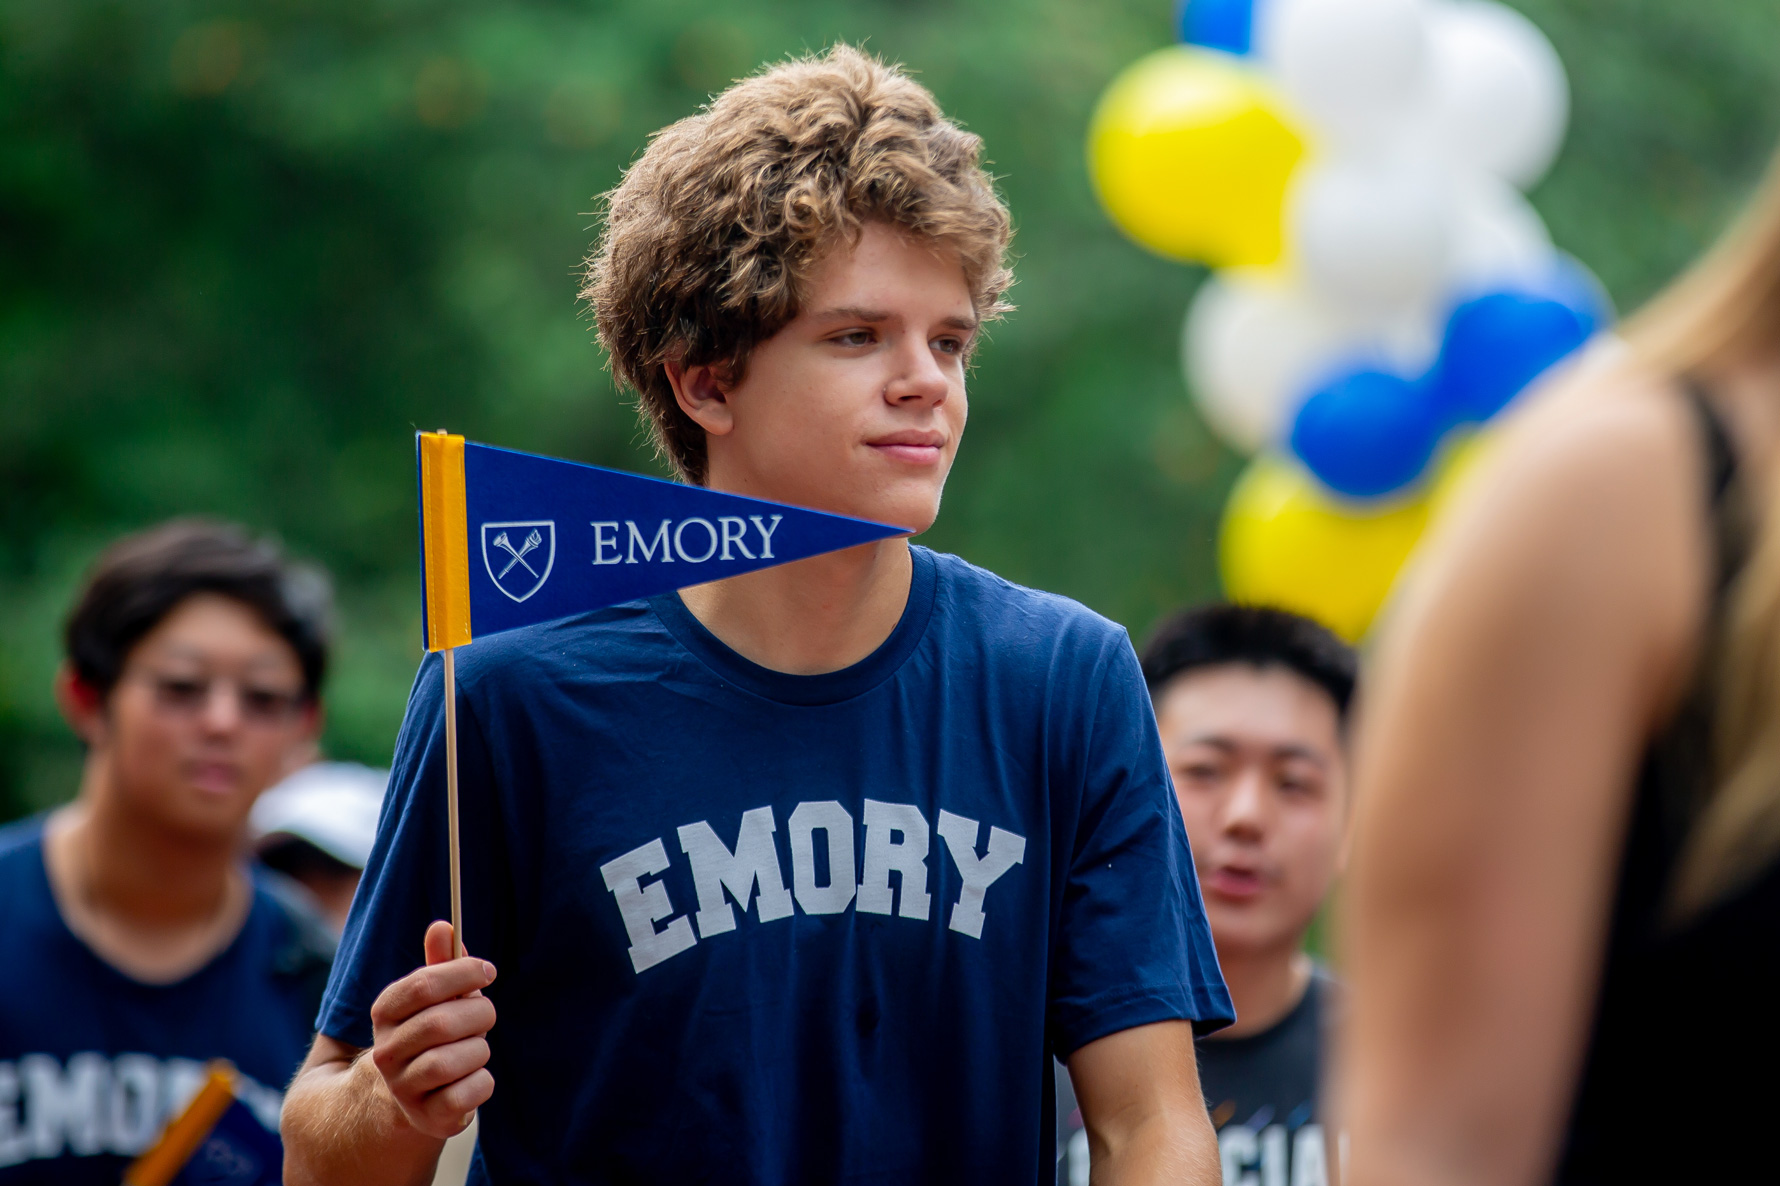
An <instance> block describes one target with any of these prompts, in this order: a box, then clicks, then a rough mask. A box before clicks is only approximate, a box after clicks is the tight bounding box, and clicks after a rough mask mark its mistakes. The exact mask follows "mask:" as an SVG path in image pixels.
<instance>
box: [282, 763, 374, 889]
mask: <svg viewBox="0 0 1780 1186" xmlns="http://www.w3.org/2000/svg"><path fill="white" fill-rule="evenodd" d="M388 782H389V771H387V770H373V769H371V768H370V767H369V766H361V765H359V764H358V763H357V762H316V763H314V764H313V765H310V766H305V767H303V768H302V769H301V770H299V771H297V772H296V773H295V774H293V775H291V776H290V777H289V778H287V779H285V780H284V781H283V782H281V783H279V784H278V785H277V786H275V787H273V788H272V789H271V790H269V791H267V792H266V793H265V794H263V795H261V796H260V797H259V801H258V802H257V803H255V804H254V805H253V815H252V816H251V817H249V826H250V828H251V830H252V832H253V839H254V844H255V846H256V847H260V848H264V847H266V844H267V842H268V841H271V840H275V839H276V838H278V837H284V836H290V837H295V838H296V839H298V840H307V841H308V842H309V843H310V844H313V845H314V846H315V847H317V848H319V849H321V851H323V852H325V853H327V854H328V855H329V856H331V857H333V858H334V859H335V860H338V861H344V862H345V863H346V864H348V865H351V866H352V867H353V868H355V869H363V868H364V867H365V862H366V861H368V860H370V859H371V842H372V841H373V840H375V839H376V838H377V815H378V812H379V811H380V810H381V809H382V807H383V788H384V787H385V786H386V785H387V784H388Z"/></svg>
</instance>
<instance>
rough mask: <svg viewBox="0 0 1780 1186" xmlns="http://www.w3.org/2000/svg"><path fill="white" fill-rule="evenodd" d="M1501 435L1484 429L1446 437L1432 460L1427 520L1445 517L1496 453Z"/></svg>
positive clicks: (1461, 431) (1461, 432) (1459, 432)
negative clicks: (1485, 463)
mask: <svg viewBox="0 0 1780 1186" xmlns="http://www.w3.org/2000/svg"><path fill="white" fill-rule="evenodd" d="M1500 436H1501V434H1500V433H1497V432H1492V431H1491V430H1489V429H1488V428H1481V429H1475V430H1469V431H1468V430H1464V429H1461V430H1459V431H1458V432H1455V433H1453V434H1452V435H1451V436H1449V437H1447V439H1446V441H1445V442H1444V443H1443V444H1442V445H1441V446H1440V452H1439V453H1437V454H1435V456H1434V464H1433V466H1432V467H1431V468H1432V469H1433V480H1432V481H1430V482H1429V483H1428V520H1429V522H1434V521H1436V520H1439V519H1441V518H1443V517H1445V515H1446V514H1447V513H1448V511H1449V510H1450V509H1451V508H1452V506H1453V504H1454V503H1455V502H1457V500H1458V497H1459V495H1460V494H1461V493H1463V492H1464V491H1465V490H1467V489H1469V488H1470V486H1471V484H1472V482H1473V481H1474V480H1475V479H1476V477H1477V474H1478V472H1479V471H1480V470H1481V469H1482V468H1483V463H1484V461H1485V460H1487V459H1488V458H1489V457H1490V456H1491V455H1492V454H1493V453H1494V452H1495V450H1496V445H1497V443H1498V439H1499V438H1500Z"/></svg>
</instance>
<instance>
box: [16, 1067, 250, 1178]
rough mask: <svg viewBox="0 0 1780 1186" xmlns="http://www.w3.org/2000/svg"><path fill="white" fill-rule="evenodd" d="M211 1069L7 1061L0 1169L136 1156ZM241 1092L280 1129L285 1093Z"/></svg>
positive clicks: (240, 1081)
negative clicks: (54, 1161)
mask: <svg viewBox="0 0 1780 1186" xmlns="http://www.w3.org/2000/svg"><path fill="white" fill-rule="evenodd" d="M204 1077H205V1070H204V1064H203V1063H202V1062H199V1061H198V1060H196V1059H191V1058H168V1059H160V1058H156V1057H154V1056H153V1055H148V1054H117V1055H110V1056H107V1055H104V1054H99V1053H96V1052H93V1051H83V1052H81V1053H79V1054H72V1055H69V1056H68V1059H67V1061H66V1062H65V1063H64V1062H63V1060H62V1059H60V1058H58V1057H56V1056H55V1055H50V1054H25V1055H21V1056H20V1057H19V1059H18V1060H17V1061H16V1062H7V1061H0V1167H4V1166H10V1165H19V1164H20V1163H22V1162H26V1161H34V1160H39V1159H44V1158H52V1157H61V1156H62V1155H63V1154H64V1153H67V1154H68V1155H70V1156H73V1157H95V1156H98V1155H101V1154H121V1155H123V1156H125V1157H134V1156H136V1155H137V1154H139V1153H141V1152H142V1151H143V1150H145V1149H147V1148H148V1147H149V1146H150V1145H152V1144H153V1143H154V1140H155V1138H156V1137H157V1136H159V1135H160V1132H161V1129H162V1128H163V1127H164V1126H165V1125H166V1123H167V1121H168V1120H169V1119H171V1118H172V1117H173V1116H174V1115H175V1114H177V1113H178V1112H179V1111H181V1110H182V1109H184V1107H185V1106H186V1104H188V1103H189V1102H191V1098H192V1096H193V1095H195V1094H197V1091H198V1088H199V1087H200V1086H202V1085H203V1083H204ZM236 1082H237V1091H238V1094H239V1096H240V1099H241V1102H242V1103H244V1104H246V1105H247V1106H248V1108H249V1109H250V1110H251V1111H252V1112H253V1114H254V1116H255V1117H256V1118H257V1119H258V1120H259V1122H260V1123H261V1124H263V1125H265V1126H266V1128H267V1129H268V1130H269V1131H271V1132H277V1131H278V1114H279V1112H280V1110H282V1109H283V1107H284V1094H283V1093H282V1092H280V1091H276V1090H274V1089H273V1088H270V1087H266V1086H263V1085H262V1084H259V1083H256V1082H254V1081H253V1080H252V1079H250V1078H248V1077H247V1076H245V1075H241V1076H239V1077H238V1078H237V1081H236Z"/></svg>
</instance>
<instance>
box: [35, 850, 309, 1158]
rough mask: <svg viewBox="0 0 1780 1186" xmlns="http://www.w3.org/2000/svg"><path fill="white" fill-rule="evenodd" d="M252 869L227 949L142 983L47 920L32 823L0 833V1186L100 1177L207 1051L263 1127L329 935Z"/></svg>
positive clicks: (291, 1058) (138, 1140) (297, 1045)
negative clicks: (187, 969) (187, 970)
mask: <svg viewBox="0 0 1780 1186" xmlns="http://www.w3.org/2000/svg"><path fill="white" fill-rule="evenodd" d="M254 879H255V885H254V899H253V905H252V907H251V908H250V910H249V911H248V915H247V920H246V921H245V922H244V923H243V924H242V926H241V931H240V933H239V934H237V935H236V936H235V938H234V940H233V941H232V942H231V943H230V944H229V945H228V946H227V947H225V948H224V949H223V950H222V951H221V952H219V953H218V954H217V955H216V956H215V958H213V959H211V960H210V961H209V962H208V963H206V964H205V965H204V966H203V967H201V968H199V969H198V970H197V971H195V972H193V973H191V974H190V975H189V976H186V977H184V978H182V979H180V980H178V981H175V982H174V983H171V984H144V983H142V982H141V981H139V980H135V979H133V978H131V977H129V976H126V975H125V974H124V973H123V972H121V971H119V970H118V969H117V968H114V967H113V966H112V965H110V964H109V963H107V962H105V961H104V960H103V959H101V958H100V957H99V956H98V955H97V954H96V953H94V951H93V950H92V949H91V948H90V947H88V946H87V945H86V944H85V943H83V942H82V941H81V940H80V939H79V938H77V937H76V936H75V935H74V933H73V932H72V931H70V930H69V929H68V924H67V923H66V922H64V921H63V919H62V914H61V911H60V910H59V909H58V908H57V906H56V902H55V898H54V895H53V894H52V892H51V890H50V884H49V876H48V873H47V871H46V870H45V868H44V864H43V820H42V819H41V818H39V819H32V820H27V821H24V822H22V823H18V824H14V825H12V826H10V827H7V828H4V829H0V968H5V969H6V987H5V990H4V991H0V1186H31V1184H34V1183H45V1184H46V1186H47V1184H49V1183H54V1184H55V1186H86V1184H91V1186H116V1183H117V1182H118V1180H119V1179H120V1178H121V1177H122V1176H123V1172H124V1170H125V1168H126V1167H127V1166H128V1165H129V1164H130V1162H131V1161H132V1160H134V1159H135V1158H136V1157H137V1156H138V1155H139V1154H141V1153H142V1152H143V1151H144V1150H145V1149H147V1148H148V1147H149V1146H150V1145H151V1144H153V1143H154V1140H155V1138H156V1137H158V1136H159V1135H160V1132H161V1127H162V1126H163V1125H164V1124H166V1122H167V1121H168V1120H169V1119H170V1118H171V1117H173V1116H175V1115H177V1114H178V1113H179V1112H180V1111H182V1110H183V1109H184V1107H185V1105H186V1103H187V1102H188V1101H189V1100H190V1099H191V1097H192V1095H193V1094H195V1093H196V1092H197V1090H198V1088H199V1087H200V1086H202V1085H203V1082H204V1075H205V1064H206V1063H207V1062H208V1061H210V1060H211V1059H217V1058H224V1059H228V1060H229V1061H230V1062H232V1063H234V1064H235V1068H236V1069H237V1070H238V1071H239V1072H240V1073H241V1077H240V1078H239V1079H238V1081H237V1089H238V1092H239V1095H240V1098H241V1100H242V1102H243V1103H244V1104H246V1105H247V1107H248V1109H249V1110H250V1111H251V1112H252V1113H253V1114H254V1116H256V1117H257V1118H258V1120H259V1122H260V1123H261V1124H262V1125H264V1126H265V1128H266V1129H267V1130H268V1131H270V1132H272V1133H276V1132H277V1131H278V1115H279V1110H280V1108H281V1107H282V1105H283V1102H284V1087H285V1084H286V1083H288V1082H289V1081H290V1078H291V1076H292V1075H294V1074H295V1073H296V1071H297V1067H298V1066H300V1065H301V1064H302V1062H303V1056H304V1055H306V1054H307V1053H308V1052H309V1042H310V1039H311V1038H312V1037H313V1036H314V1031H313V1030H312V1029H311V1028H310V1027H311V1025H312V1024H313V1021H314V1018H315V1008H316V1003H317V1002H318V1001H319V1000H320V998H321V989H322V985H323V983H324V982H325V981H326V978H327V974H328V960H329V958H330V957H331V955H332V952H333V939H332V937H331V936H329V935H328V934H327V932H326V930H325V929H324V927H323V924H322V923H321V920H320V919H319V918H318V917H317V916H316V915H315V913H314V911H313V910H312V909H311V908H309V907H307V906H305V905H303V904H302V903H301V902H300V901H298V900H296V899H294V897H293V894H294V892H295V891H294V890H293V888H292V887H289V886H288V885H280V884H279V883H278V881H277V880H276V875H274V874H266V873H265V872H264V871H262V870H256V871H255V873H254Z"/></svg>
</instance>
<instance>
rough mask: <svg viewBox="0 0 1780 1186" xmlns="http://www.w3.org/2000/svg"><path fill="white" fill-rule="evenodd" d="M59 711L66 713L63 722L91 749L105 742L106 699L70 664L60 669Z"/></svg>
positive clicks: (57, 697) (58, 676) (57, 674)
mask: <svg viewBox="0 0 1780 1186" xmlns="http://www.w3.org/2000/svg"><path fill="white" fill-rule="evenodd" d="M56 707H57V708H59V709H61V710H62V718H63V719H64V720H66V721H67V722H68V727H69V728H70V729H73V730H74V735H75V736H76V737H79V738H80V739H81V741H82V742H84V743H85V744H86V746H87V748H88V749H92V748H95V747H96V746H98V745H99V743H100V742H101V741H102V740H103V738H104V733H105V695H104V693H102V692H100V691H99V689H98V688H95V687H94V686H93V685H92V684H89V683H88V682H87V681H86V680H84V679H81V678H80V676H79V675H78V674H77V673H76V672H75V670H74V668H73V667H72V666H71V665H69V664H68V663H63V664H62V665H61V666H60V667H58V668H56Z"/></svg>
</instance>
